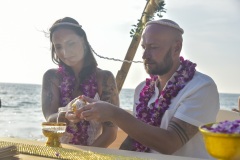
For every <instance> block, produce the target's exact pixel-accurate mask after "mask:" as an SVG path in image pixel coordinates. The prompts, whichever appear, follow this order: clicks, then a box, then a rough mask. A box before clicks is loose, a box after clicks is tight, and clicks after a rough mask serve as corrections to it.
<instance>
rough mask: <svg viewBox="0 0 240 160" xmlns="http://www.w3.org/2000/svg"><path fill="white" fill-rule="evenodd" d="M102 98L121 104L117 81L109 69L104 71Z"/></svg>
mask: <svg viewBox="0 0 240 160" xmlns="http://www.w3.org/2000/svg"><path fill="white" fill-rule="evenodd" d="M101 99H102V100H103V101H106V102H109V103H112V104H115V105H119V102H118V101H119V100H118V91H117V85H116V81H115V79H114V76H113V75H112V73H111V72H109V71H105V72H103V80H102V97H101Z"/></svg>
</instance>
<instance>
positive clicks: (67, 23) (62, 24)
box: [50, 22, 82, 31]
mask: <svg viewBox="0 0 240 160" xmlns="http://www.w3.org/2000/svg"><path fill="white" fill-rule="evenodd" d="M65 25H67V26H74V27H79V28H82V26H81V25H79V24H74V23H70V22H60V23H57V24H54V25H53V26H52V27H51V28H50V31H51V30H52V29H53V28H56V27H58V26H65Z"/></svg>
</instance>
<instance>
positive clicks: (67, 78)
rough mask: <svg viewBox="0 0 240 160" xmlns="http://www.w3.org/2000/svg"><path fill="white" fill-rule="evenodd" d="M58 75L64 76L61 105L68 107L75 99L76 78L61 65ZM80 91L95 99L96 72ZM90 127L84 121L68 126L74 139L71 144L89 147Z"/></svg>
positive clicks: (61, 87) (68, 130) (83, 84)
mask: <svg viewBox="0 0 240 160" xmlns="http://www.w3.org/2000/svg"><path fill="white" fill-rule="evenodd" d="M58 73H59V74H60V75H61V76H62V82H61V84H60V96H61V105H62V106H66V105H67V104H68V103H69V102H70V101H71V100H73V99H74V97H73V95H72V93H73V89H74V85H75V77H74V76H73V75H70V74H69V73H68V72H67V71H66V68H65V66H63V65H59V68H58ZM79 90H81V91H82V93H83V94H84V95H86V96H88V97H91V98H93V97H94V96H95V94H96V93H97V79H96V72H94V73H93V74H91V75H90V76H89V77H88V79H86V80H85V81H83V83H81V84H80V87H79ZM88 126H89V122H88V121H84V120H83V121H80V122H78V123H76V124H71V125H68V126H67V128H66V131H67V132H68V133H71V134H72V135H73V138H72V140H71V141H70V142H69V143H71V144H77V145H88V144H87V139H88V134H87V129H88Z"/></svg>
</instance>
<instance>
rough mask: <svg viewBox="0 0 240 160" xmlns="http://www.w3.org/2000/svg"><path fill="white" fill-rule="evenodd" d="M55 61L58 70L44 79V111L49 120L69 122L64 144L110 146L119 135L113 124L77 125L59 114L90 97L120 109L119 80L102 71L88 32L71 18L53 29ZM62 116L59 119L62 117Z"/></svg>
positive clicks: (52, 45) (53, 57)
mask: <svg viewBox="0 0 240 160" xmlns="http://www.w3.org/2000/svg"><path fill="white" fill-rule="evenodd" d="M49 31H50V42H51V54H52V61H53V62H54V63H56V64H57V65H58V66H59V68H58V69H49V70H48V71H46V72H45V74H44V76H43V84H42V111H43V114H44V116H45V119H46V120H47V121H54V122H56V121H57V120H58V121H62V122H66V123H67V129H66V133H65V135H64V136H63V138H62V142H63V143H71V144H79V145H91V146H96V147H108V146H109V145H110V144H111V143H112V142H113V141H114V140H115V139H116V135H117V126H115V125H114V124H112V123H111V122H104V123H101V124H100V123H99V124H97V123H95V122H92V123H91V122H88V121H85V120H81V121H80V122H77V123H73V122H72V121H69V120H68V119H66V118H65V113H64V114H59V115H58V108H60V107H65V106H67V105H69V104H70V103H72V102H71V101H72V100H73V99H74V98H76V97H78V96H80V95H86V96H90V97H92V98H94V97H95V96H99V97H100V99H101V100H103V101H107V102H110V103H112V104H115V105H116V106H119V96H118V91H117V86H116V82H115V78H114V76H113V74H112V73H111V72H110V71H106V70H101V69H99V68H98V67H97V62H96V60H95V58H94V56H93V53H92V50H91V46H90V44H89V42H88V40H87V36H86V33H85V31H84V30H83V29H82V26H81V25H79V23H78V22H77V21H76V20H74V19H73V18H70V17H65V18H63V19H59V20H57V21H56V22H55V23H54V24H53V25H52V27H51V28H50V30H49ZM58 116H59V117H58Z"/></svg>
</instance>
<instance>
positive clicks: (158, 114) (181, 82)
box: [133, 57, 196, 152]
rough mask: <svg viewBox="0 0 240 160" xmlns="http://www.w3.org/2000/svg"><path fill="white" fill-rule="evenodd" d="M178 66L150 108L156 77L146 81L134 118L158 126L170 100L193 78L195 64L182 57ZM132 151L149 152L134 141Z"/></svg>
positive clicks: (148, 149)
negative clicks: (149, 103)
mask: <svg viewBox="0 0 240 160" xmlns="http://www.w3.org/2000/svg"><path fill="white" fill-rule="evenodd" d="M180 65H181V67H180V69H178V70H177V71H176V72H175V73H174V75H173V76H172V77H171V78H170V80H169V81H168V82H167V85H166V87H165V88H164V89H163V90H162V91H161V93H160V96H159V98H158V99H156V100H155V102H154V103H153V104H152V105H150V106H148V102H149V100H150V99H151V97H152V96H153V94H154V92H155V83H156V81H157V76H151V78H147V79H146V84H145V86H144V87H143V89H142V91H141V92H140V95H139V102H140V103H139V104H138V105H137V107H136V117H137V118H138V119H140V120H141V121H143V122H145V123H147V124H150V125H152V126H160V124H161V121H162V117H163V115H164V113H165V111H166V110H167V109H168V108H169V105H170V104H171V99H172V98H174V97H176V96H177V94H178V92H179V91H180V90H181V89H183V88H184V86H185V85H186V84H187V82H188V81H190V80H191V79H192V78H193V76H194V73H195V71H196V70H195V67H196V64H195V63H192V62H191V61H188V60H184V58H183V57H180ZM133 150H134V151H139V152H149V151H150V148H148V147H146V146H144V145H142V144H141V143H139V142H137V141H135V140H134V143H133Z"/></svg>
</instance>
